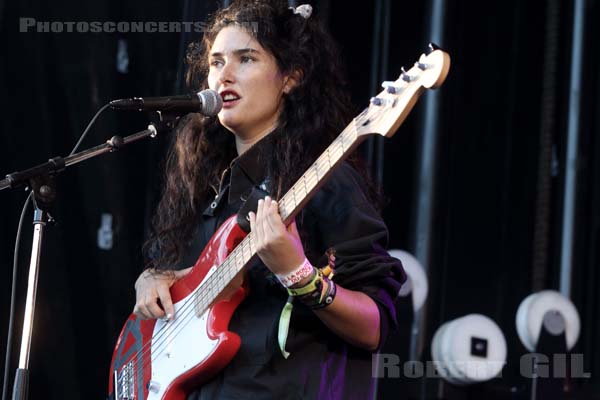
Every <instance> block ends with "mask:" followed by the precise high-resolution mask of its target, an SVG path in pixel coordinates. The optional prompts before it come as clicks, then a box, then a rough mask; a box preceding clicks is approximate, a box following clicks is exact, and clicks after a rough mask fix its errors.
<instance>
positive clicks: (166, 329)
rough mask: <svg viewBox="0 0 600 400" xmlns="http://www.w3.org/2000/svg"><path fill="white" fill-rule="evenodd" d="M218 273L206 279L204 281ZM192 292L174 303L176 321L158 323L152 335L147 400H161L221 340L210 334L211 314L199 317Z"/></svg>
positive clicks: (212, 271)
mask: <svg viewBox="0 0 600 400" xmlns="http://www.w3.org/2000/svg"><path fill="white" fill-rule="evenodd" d="M214 271H216V267H213V268H211V269H210V271H209V272H208V273H207V274H206V276H205V277H204V280H203V282H204V281H205V280H206V279H207V278H208V277H209V276H210V275H212V274H213V273H214ZM194 296H195V293H191V294H190V295H188V296H187V297H185V298H184V299H181V300H180V301H178V302H177V303H175V304H174V307H175V318H174V319H172V320H171V321H168V322H165V321H163V320H157V321H156V324H155V326H154V332H153V333H152V379H151V382H150V385H149V391H148V400H160V399H162V397H163V395H164V394H165V391H166V390H167V388H168V387H169V385H170V384H171V382H173V381H174V380H175V379H176V378H177V377H179V376H181V375H182V374H184V373H185V372H187V371H189V370H190V369H191V368H192V367H194V366H196V365H197V364H198V363H200V362H201V361H202V360H204V359H205V358H206V357H207V356H208V355H209V354H210V353H212V351H213V350H214V348H215V347H216V345H217V343H218V340H212V339H210V338H209V337H208V335H207V333H206V332H207V330H206V327H207V321H208V318H207V317H208V311H206V312H205V313H204V314H203V315H202V316H201V317H197V316H196V312H195V310H194V306H193V304H192V303H193V302H194V299H193V297H194Z"/></svg>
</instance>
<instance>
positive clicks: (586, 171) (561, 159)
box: [0, 0, 600, 399]
mask: <svg viewBox="0 0 600 400" xmlns="http://www.w3.org/2000/svg"><path fill="white" fill-rule="evenodd" d="M383 3H386V2H383ZM445 3H446V13H445V24H446V28H445V32H444V36H443V37H444V39H443V42H442V43H439V44H440V45H441V46H442V47H444V48H445V49H446V50H447V51H448V52H449V53H450V54H451V56H452V68H451V71H450V75H449V77H448V79H447V81H446V83H445V85H444V86H443V87H442V89H441V91H442V93H441V114H440V116H439V125H440V145H439V148H438V150H437V157H438V170H437V171H436V172H437V177H438V178H437V187H436V194H435V199H434V205H435V209H434V216H435V217H434V234H433V238H432V240H433V242H432V243H433V251H432V258H431V265H429V266H428V268H429V275H430V276H429V278H430V297H429V300H428V301H429V313H428V317H427V321H426V322H427V323H426V327H427V330H426V338H427V340H428V341H429V340H431V337H432V336H433V333H434V332H435V330H436V329H437V328H438V327H439V326H440V325H441V324H442V323H444V322H445V321H448V320H450V319H453V318H456V317H459V316H462V315H465V314H469V313H483V314H486V315H488V316H489V317H491V318H492V319H494V320H495V321H496V322H497V323H498V324H499V325H500V327H501V328H502V330H503V332H504V335H505V336H506V338H507V342H508V348H509V360H508V361H509V362H508V365H507V366H506V367H505V369H504V371H503V378H502V379H496V380H493V381H492V382H490V383H488V384H485V385H478V386H475V387H466V388H457V387H450V386H449V385H446V384H443V383H442V382H441V381H440V380H437V379H432V380H428V381H426V382H425V385H422V384H423V383H424V382H422V381H418V380H400V379H399V380H397V381H394V382H391V383H390V382H388V384H386V385H381V390H380V398H386V399H387V398H389V399H392V398H402V394H403V393H404V394H406V393H409V392H410V393H417V392H420V391H421V390H422V391H421V395H419V396H417V395H415V398H424V397H427V398H440V397H439V396H444V397H446V398H451V399H466V398H492V397H497V398H503V399H509V398H510V399H513V398H527V395H526V392H527V385H528V382H527V380H525V379H524V378H522V377H520V376H519V369H518V368H519V366H518V359H519V357H520V356H521V355H522V354H524V353H525V352H526V350H525V349H524V347H523V346H522V345H521V344H520V342H519V340H518V337H517V334H516V330H515V327H514V319H515V313H516V310H517V307H518V305H519V303H520V302H521V301H522V299H523V298H524V297H526V296H527V295H528V294H529V293H530V292H531V291H532V290H533V289H542V288H550V289H557V288H558V285H559V259H560V237H561V230H562V226H561V225H562V222H561V218H562V216H561V210H562V197H563V193H562V185H563V183H564V170H565V151H566V137H567V136H566V132H567V118H568V114H567V112H568V104H569V103H568V100H569V97H568V89H569V85H568V83H569V77H570V65H571V64H570V62H571V61H570V58H571V38H572V32H573V24H572V18H573V11H572V10H573V2H572V1H565V2H560V1H556V0H554V1H552V0H548V1H545V2H542V1H533V2H524V1H516V0H513V1H492V2H475V1H456V0H448V1H446V2H445ZM218 4H219V3H218V2H216V1H207V2H191V1H182V0H178V1H171V2H164V1H134V0H121V1H114V0H109V1H105V2H78V1H72V0H60V1H56V2H52V3H50V2H43V1H39V0H37V1H21V2H16V1H10V0H9V1H3V0H0V31H1V36H0V44H1V49H2V55H1V56H0V57H1V58H0V93H1V95H0V109H1V110H2V116H1V118H0V174H2V175H4V174H7V173H10V172H13V171H15V170H19V169H23V168H26V167H29V166H32V165H34V164H37V163H40V162H42V161H45V160H47V159H48V158H50V157H53V156H57V155H62V156H65V155H67V154H68V153H69V152H70V150H71V148H72V147H73V145H74V144H75V142H76V141H77V138H78V137H79V135H80V134H81V132H82V131H83V129H84V128H85V126H86V124H87V122H88V121H89V119H90V118H91V117H92V116H93V115H94V113H95V112H96V111H97V110H98V109H99V108H100V107H101V106H102V105H104V104H106V103H107V102H108V101H110V100H111V99H115V98H121V97H131V96H158V95H168V94H173V93H178V92H181V91H182V90H183V87H182V79H181V76H182V67H181V61H182V57H183V49H184V47H185V44H186V42H188V41H189V40H191V39H192V38H193V37H195V36H197V35H194V34H181V33H177V32H171V33H119V32H113V33H108V32H104V33H68V32H62V33H52V32H40V31H36V27H32V28H29V30H28V31H27V32H22V31H21V30H22V29H20V28H21V26H20V23H23V22H24V20H23V18H35V19H36V20H37V21H41V22H44V21H48V22H52V21H60V22H64V21H86V22H90V21H203V20H204V19H205V18H206V15H207V13H209V12H211V11H212V10H214V9H215V8H216V7H217V6H218ZM376 4H381V2H379V1H375V2H367V1H365V2H347V1H341V0H329V1H318V2H314V3H313V5H314V6H315V7H316V9H317V12H319V13H321V14H322V15H325V16H326V17H327V21H328V23H329V25H330V28H331V30H332V32H333V34H334V36H335V37H336V38H337V39H338V41H339V42H340V44H341V46H342V49H343V57H344V60H345V64H346V67H347V73H348V78H349V79H348V80H349V84H350V88H351V90H352V96H353V100H354V103H355V105H356V109H357V111H358V110H360V109H362V107H364V105H366V103H367V100H368V98H369V97H370V96H371V95H373V94H374V93H372V89H371V87H370V72H369V71H370V70H371V66H372V59H371V54H372V37H373V21H374V16H375V12H376V11H375V10H376ZM388 4H390V3H388ZM585 4H586V9H585V11H586V13H585V16H586V17H585V20H586V28H585V31H584V33H585V35H584V40H585V46H584V57H585V58H584V61H585V62H584V69H583V78H584V79H583V87H582V91H581V96H582V97H581V102H580V104H581V106H582V113H581V115H580V118H579V120H580V123H581V139H580V152H581V155H582V157H581V159H580V164H579V165H578V168H579V172H580V178H579V181H578V184H579V187H578V195H579V197H578V203H577V212H576V231H575V257H574V275H573V291H572V298H573V301H574V302H575V304H576V306H577V308H578V310H579V312H580V315H581V318H582V336H581V338H580V340H579V342H578V344H577V346H576V348H575V350H574V351H577V352H580V353H583V354H584V359H585V368H586V371H588V372H589V371H591V372H592V378H591V379H586V380H581V381H575V382H574V387H575V388H577V390H578V391H585V392H587V393H593V389H592V388H593V387H594V386H595V387H598V383H599V379H598V378H597V374H598V371H599V370H600V365H599V363H600V346H599V345H598V344H597V343H596V339H597V338H598V337H599V335H600V324H599V323H598V321H600V307H599V298H598V292H597V291H596V290H595V287H596V285H598V284H600V275H599V274H598V272H597V268H598V262H599V253H598V250H599V249H600V212H599V211H598V204H599V202H600V192H599V183H600V140H599V132H600V102H599V101H598V95H597V93H599V92H600V79H599V78H598V72H597V71H598V70H599V68H600V62H599V61H600V60H599V55H600V51H599V50H600V49H599V47H598V46H599V45H598V42H597V41H594V40H593V38H597V37H600V32H599V31H598V30H599V29H600V28H598V27H597V26H594V25H592V24H593V21H598V19H599V18H600V4H599V2H598V1H594V0H588V1H587V2H585ZM549 10H550V11H549ZM389 15H390V17H391V18H390V28H389V32H388V33H387V35H388V38H389V49H390V52H389V59H388V65H386V66H385V67H387V69H388V71H390V74H389V76H388V77H386V79H389V80H394V79H396V77H397V75H398V73H399V70H400V67H401V66H402V65H406V66H410V65H411V64H412V63H413V62H414V61H415V60H416V58H417V57H418V55H419V54H420V53H421V52H422V51H424V50H425V46H426V44H427V43H428V41H429V38H428V29H427V26H428V23H429V19H430V8H429V6H428V3H427V2H407V1H392V2H391V5H390V11H389ZM552 18H555V19H554V20H552V21H554V23H552V24H549V23H548V21H549V20H550V19H552ZM551 35H553V36H552V37H554V38H555V40H554V41H550V43H551V44H550V45H548V44H547V42H548V38H549V36H551ZM552 68H553V69H552ZM543 94H545V96H543ZM544 107H547V108H544ZM548 107H549V108H548ZM548 109H550V110H551V112H550V113H548V112H544V110H548ZM423 111H424V107H423V106H422V104H419V105H418V106H417V107H416V109H415V110H414V112H413V114H412V115H411V116H410V117H409V119H408V120H407V122H406V123H405V125H404V126H403V127H402V128H401V129H400V131H399V132H398V134H396V135H395V136H394V137H393V138H392V139H391V140H389V141H387V142H386V145H385V152H384V155H385V159H383V157H382V156H381V155H380V156H379V157H377V159H378V160H381V161H382V162H383V164H382V165H383V167H384V174H383V187H384V190H385V192H386V194H387V196H388V198H389V203H388V205H387V207H386V209H385V210H384V216H385V218H386V221H387V223H388V225H389V228H390V234H391V235H390V242H391V247H392V248H404V249H408V250H412V249H411V246H412V243H413V241H414V231H413V226H414V221H413V219H414V214H415V211H414V210H415V205H414V197H415V195H416V191H417V190H418V187H416V173H417V169H416V165H417V161H418V155H419V151H418V150H419V140H418V137H419V135H420V134H421V130H422V124H421V121H422V114H423ZM147 123H148V117H147V116H146V115H138V114H119V113H116V112H114V111H107V112H106V113H104V115H103V116H102V117H101V118H100V119H99V120H98V122H97V123H96V125H95V127H94V129H93V130H92V132H91V133H90V135H89V136H88V138H87V140H86V141H85V143H84V146H83V147H84V148H86V147H90V146H92V145H96V144H99V143H102V142H103V141H105V140H107V139H108V138H110V137H111V136H112V135H113V134H117V133H118V134H121V135H126V134H128V133H133V132H136V131H139V130H142V129H144V128H145V127H146V125H147ZM542 133H549V136H548V137H550V143H551V145H552V154H553V155H554V158H553V164H552V165H553V173H552V177H551V179H550V182H549V187H548V186H546V187H545V188H546V189H548V194H549V195H548V197H547V199H546V204H547V206H548V207H549V212H548V214H546V216H545V217H544V218H543V221H544V222H545V224H543V225H542V226H543V229H542V230H541V232H542V236H543V237H547V238H548V245H547V246H545V247H544V246H542V247H541V248H545V249H546V250H545V253H544V254H543V255H540V254H538V253H536V249H539V248H540V245H539V240H540V239H539V235H538V236H536V234H535V232H536V215H537V214H536V211H537V210H538V206H539V202H538V200H537V199H538V193H539V190H540V189H539V186H538V182H539V178H538V161H539V157H540V154H541V148H542V145H541V144H540V143H541V141H540V136H541V135H542ZM167 142H168V137H163V138H159V139H156V140H153V141H149V140H147V141H145V142H138V143H136V144H133V145H131V146H129V147H128V148H126V149H124V150H123V151H121V152H118V153H115V154H110V155H105V156H102V157H100V158H97V159H94V160H92V161H88V162H86V163H83V164H79V165H78V166H77V167H74V168H70V169H68V170H67V171H66V172H65V173H63V174H62V175H61V176H60V179H59V190H60V198H59V200H58V202H57V204H56V206H55V208H54V210H53V212H52V215H53V216H54V217H55V219H56V220H57V221H58V223H57V224H56V225H55V226H53V227H51V228H50V229H48V230H47V233H46V237H45V241H44V248H43V255H42V263H41V271H40V275H39V289H38V296H37V303H36V314H35V324H34V335H33V344H32V349H31V362H30V369H31V390H30V398H32V399H42V398H43V399H98V398H103V396H105V395H106V384H107V379H108V365H109V362H110V358H111V355H112V349H113V345H114V342H115V340H116V338H117V336H118V334H119V331H120V329H121V326H122V324H123V322H124V321H125V319H126V318H127V316H128V315H129V313H130V312H131V309H132V307H133V303H134V291H133V282H134V280H135V278H136V277H137V275H138V274H139V273H140V272H141V270H142V264H141V256H140V247H141V244H142V243H143V239H144V233H145V230H146V227H147V222H148V218H149V215H151V213H152V209H153V207H154V205H155V202H156V196H157V191H158V188H159V187H160V172H159V171H160V166H161V160H162V156H163V154H164V150H165V148H166V145H167ZM26 195H27V194H26V193H25V192H24V191H23V190H12V191H9V190H5V191H2V192H1V193H0V227H1V228H0V291H1V296H2V297H1V299H0V304H2V306H1V307H0V321H1V323H0V348H1V349H2V351H1V352H0V353H1V355H2V356H4V350H5V343H6V329H7V322H8V315H9V301H10V281H11V271H12V259H13V246H14V240H15V233H16V229H17V222H18V218H19V215H20V211H21V207H22V203H23V201H24V199H25V198H26ZM103 216H104V218H107V217H108V218H109V219H111V229H112V232H113V243H112V246H108V247H107V246H104V245H105V244H106V243H102V241H100V242H99V229H100V228H101V225H102V220H103ZM31 218H32V216H31V212H29V213H28V214H27V215H26V218H25V221H26V223H25V229H24V232H23V240H22V246H21V252H20V265H19V268H20V270H19V274H18V278H19V279H18V286H17V310H16V311H17V314H16V315H17V319H16V325H15V329H16V330H15V342H14V343H15V347H14V349H13V363H12V365H11V369H10V375H9V376H10V378H11V380H12V378H13V376H14V368H16V365H17V356H18V352H19V342H20V340H19V339H20V332H21V325H22V311H23V305H24V301H25V300H24V299H25V288H26V276H27V265H28V259H29V251H30V248H31V235H32V233H31ZM538 223H539V220H538ZM536 238H537V239H536ZM540 257H541V260H542V261H543V262H542V263H541V267H540V263H539V260H540ZM536 262H537V264H536ZM534 265H536V266H537V267H536V268H537V269H536V271H537V272H536V274H534V273H533V266H534ZM540 268H541V269H540ZM540 271H541V272H540ZM534 276H535V278H534ZM400 317H401V316H400ZM403 325H404V326H403V329H404V328H406V327H407V326H408V322H406V321H404V322H403ZM400 338H401V336H398V337H396V339H397V340H401V339H400ZM394 339H395V338H394V337H392V339H391V340H392V341H393V340H394ZM400 347H403V348H407V347H408V343H404V344H400ZM427 357H428V355H427V354H425V355H424V358H427ZM0 368H2V370H3V365H2V367H0ZM11 387H12V385H11ZM419 388H421V389H419ZM9 392H10V391H9ZM582 393H583V392H582ZM423 396H424V397H423ZM581 396H582V397H581V398H591V396H589V395H583V394H582V395H581Z"/></svg>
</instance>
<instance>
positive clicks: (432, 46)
mask: <svg viewBox="0 0 600 400" xmlns="http://www.w3.org/2000/svg"><path fill="white" fill-rule="evenodd" d="M436 50H441V47H440V46H438V45H437V44H435V43H433V42H430V43H429V45H428V46H427V54H431V53H433V52H434V51H436Z"/></svg>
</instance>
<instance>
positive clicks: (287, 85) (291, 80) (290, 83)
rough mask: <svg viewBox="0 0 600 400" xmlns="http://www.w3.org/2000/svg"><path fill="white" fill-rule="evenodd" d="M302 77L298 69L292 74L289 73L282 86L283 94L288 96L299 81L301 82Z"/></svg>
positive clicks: (302, 74)
mask: <svg viewBox="0 0 600 400" xmlns="http://www.w3.org/2000/svg"><path fill="white" fill-rule="evenodd" d="M303 76H304V73H303V72H302V71H301V70H299V69H295V70H294V71H293V72H292V73H290V74H289V75H288V76H287V77H286V78H285V82H284V84H283V93H285V94H289V93H290V92H291V91H292V90H293V89H294V88H295V87H296V86H298V84H299V83H300V81H302V77H303Z"/></svg>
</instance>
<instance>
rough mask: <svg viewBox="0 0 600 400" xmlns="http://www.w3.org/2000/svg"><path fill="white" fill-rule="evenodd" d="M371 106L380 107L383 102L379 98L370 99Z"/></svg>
mask: <svg viewBox="0 0 600 400" xmlns="http://www.w3.org/2000/svg"><path fill="white" fill-rule="evenodd" d="M370 102H371V104H373V105H374V106H380V105H382V104H383V100H382V99H380V98H379V97H371V100H370Z"/></svg>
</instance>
